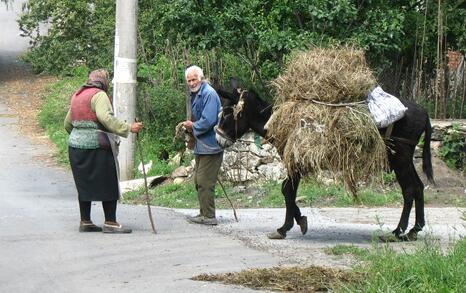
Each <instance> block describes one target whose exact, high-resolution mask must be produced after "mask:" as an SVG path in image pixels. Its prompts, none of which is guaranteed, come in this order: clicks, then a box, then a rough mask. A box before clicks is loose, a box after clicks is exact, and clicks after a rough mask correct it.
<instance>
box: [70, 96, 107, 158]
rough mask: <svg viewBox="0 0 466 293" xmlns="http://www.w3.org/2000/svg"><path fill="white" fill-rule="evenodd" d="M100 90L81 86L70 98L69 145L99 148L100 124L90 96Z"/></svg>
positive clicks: (81, 147) (82, 147) (80, 147)
mask: <svg viewBox="0 0 466 293" xmlns="http://www.w3.org/2000/svg"><path fill="white" fill-rule="evenodd" d="M100 91H102V90H101V89H98V88H82V89H80V90H78V91H77V92H76V93H75V94H74V95H73V97H72V98H71V110H70V111H71V124H72V125H73V130H72V131H71V133H70V136H69V139H68V145H69V146H70V147H74V148H79V149H97V148H99V147H100V146H99V129H102V126H101V124H100V123H99V121H98V119H97V115H96V113H95V112H94V111H93V110H92V107H91V100H92V97H93V96H94V95H95V94H97V93H98V92H100Z"/></svg>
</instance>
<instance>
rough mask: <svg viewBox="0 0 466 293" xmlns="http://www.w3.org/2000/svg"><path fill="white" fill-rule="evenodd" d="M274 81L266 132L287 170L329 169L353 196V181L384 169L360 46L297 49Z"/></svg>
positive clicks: (371, 82) (382, 147)
mask: <svg viewBox="0 0 466 293" xmlns="http://www.w3.org/2000/svg"><path fill="white" fill-rule="evenodd" d="M273 85H274V86H275V88H276V91H277V99H276V104H275V106H274V113H273V115H272V117H271V118H270V120H269V121H268V123H267V129H268V130H267V134H268V136H269V138H271V139H272V140H273V142H274V145H275V146H276V147H277V150H278V152H279V153H280V155H281V157H282V158H283V163H284V165H285V166H286V168H287V170H288V173H289V174H293V173H299V174H301V175H302V176H305V175H308V174H317V175H319V173H321V172H323V171H325V170H326V171H330V173H331V174H332V175H333V176H334V177H335V179H339V180H341V181H343V182H344V183H345V184H346V186H347V188H348V189H349V190H350V191H351V192H352V193H353V195H355V194H356V188H357V184H358V182H360V181H367V180H368V179H369V178H370V177H372V175H376V174H381V171H383V170H384V169H385V167H386V149H385V144H384V141H383V139H382V137H381V136H380V134H379V132H378V129H377V127H376V126H375V123H374V121H373V119H372V117H371V115H370V113H369V110H368V107H367V104H366V102H365V100H366V97H367V95H368V93H369V92H370V91H371V89H372V88H374V86H375V85H376V81H375V79H374V77H373V74H372V71H371V70H370V69H369V67H368V66H367V64H366V61H365V57H364V53H363V52H362V51H361V50H357V49H354V48H339V49H335V48H332V49H322V48H317V49H312V50H310V51H306V52H300V53H297V54H296V55H295V56H294V58H292V60H291V61H290V62H289V64H288V65H287V68H286V69H285V72H284V73H283V74H282V75H280V76H279V77H278V78H277V79H276V80H275V81H274V82H273Z"/></svg>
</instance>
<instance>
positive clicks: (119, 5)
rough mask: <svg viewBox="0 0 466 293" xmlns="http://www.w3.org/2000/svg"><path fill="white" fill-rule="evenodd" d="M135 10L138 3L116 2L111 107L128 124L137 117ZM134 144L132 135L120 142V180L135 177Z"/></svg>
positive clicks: (131, 1)
mask: <svg viewBox="0 0 466 293" xmlns="http://www.w3.org/2000/svg"><path fill="white" fill-rule="evenodd" d="M137 9H138V2H137V0H117V1H116V29H115V59H114V78H113V85H114V88H113V107H114V111H115V115H116V117H118V118H119V119H121V120H124V121H126V122H127V123H130V124H131V123H133V122H134V118H135V115H136V72H137V68H136V65H137V64H136V60H137V59H136V58H137V56H136V54H137V43H136V40H137V39H136V34H137ZM134 140H135V135H133V134H132V133H130V134H129V136H128V138H127V139H122V140H121V144H120V153H119V155H118V159H119V162H120V180H128V179H132V178H133V177H134V174H133V167H134Z"/></svg>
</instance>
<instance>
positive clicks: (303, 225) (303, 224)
mask: <svg viewBox="0 0 466 293" xmlns="http://www.w3.org/2000/svg"><path fill="white" fill-rule="evenodd" d="M298 225H299V227H300V228H301V233H303V235H306V233H307V217H306V216H302V217H301V220H299V222H298Z"/></svg>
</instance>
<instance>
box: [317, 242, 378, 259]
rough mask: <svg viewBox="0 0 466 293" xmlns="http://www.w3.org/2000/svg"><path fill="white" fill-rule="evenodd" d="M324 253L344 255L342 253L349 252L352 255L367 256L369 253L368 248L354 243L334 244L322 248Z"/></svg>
mask: <svg viewBox="0 0 466 293" xmlns="http://www.w3.org/2000/svg"><path fill="white" fill-rule="evenodd" d="M324 251H325V253H327V254H331V255H338V256H339V255H344V254H350V255H354V256H356V257H363V256H367V255H368V254H369V250H368V249H365V248H360V247H358V246H355V245H342V244H339V245H335V246H333V247H327V248H325V249H324Z"/></svg>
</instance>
